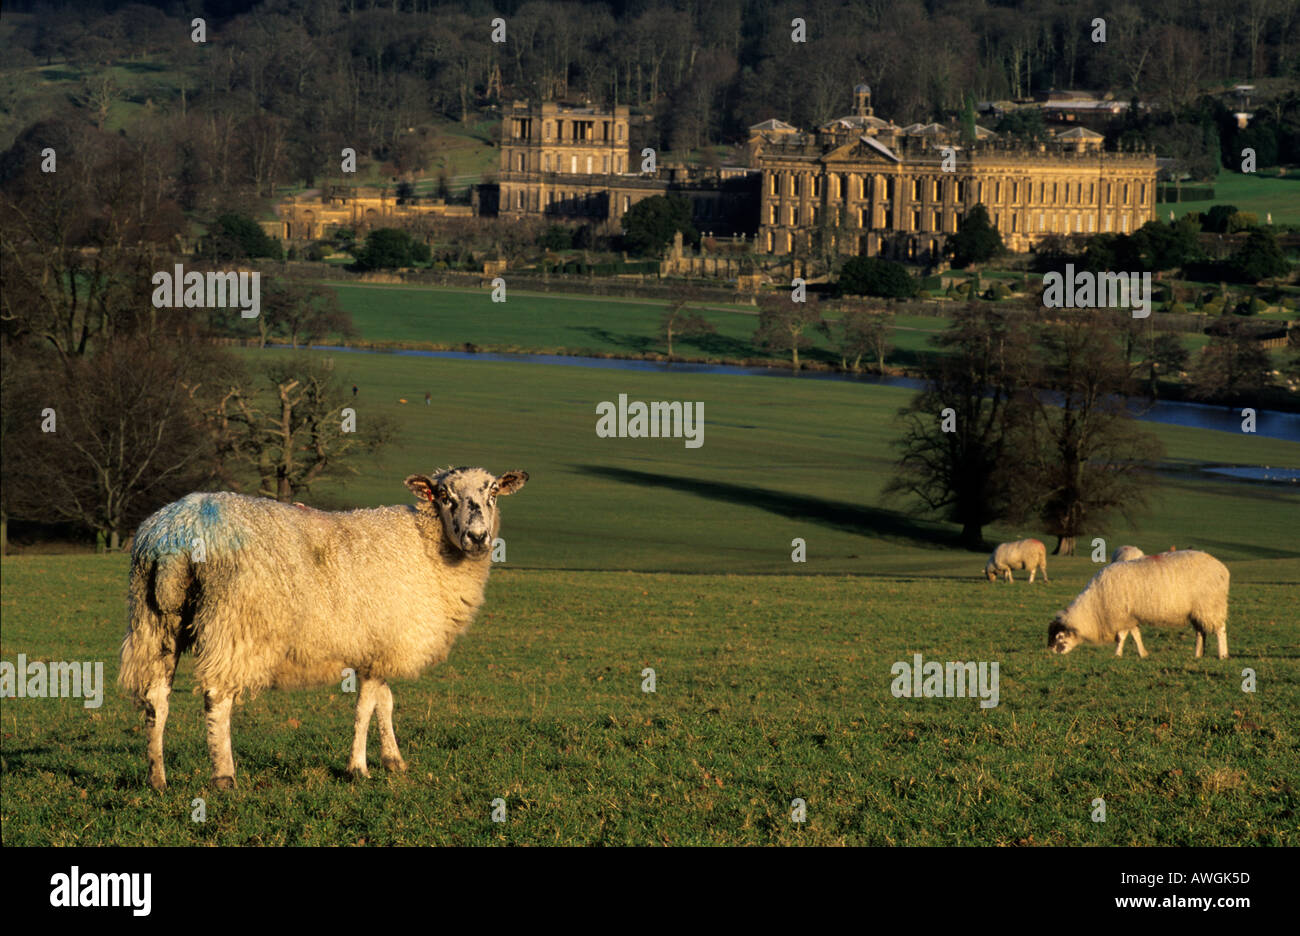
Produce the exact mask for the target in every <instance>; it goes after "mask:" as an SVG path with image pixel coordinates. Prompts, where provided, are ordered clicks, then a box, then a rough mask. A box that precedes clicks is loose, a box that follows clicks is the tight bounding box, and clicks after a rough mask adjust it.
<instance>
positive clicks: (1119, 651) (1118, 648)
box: [1115, 631, 1128, 657]
mask: <svg viewBox="0 0 1300 936" xmlns="http://www.w3.org/2000/svg"><path fill="white" fill-rule="evenodd" d="M1126 640H1128V631H1120V632H1119V634H1118V635H1117V636H1116V637H1115V656H1117V657H1122V656H1123V655H1124V641H1126Z"/></svg>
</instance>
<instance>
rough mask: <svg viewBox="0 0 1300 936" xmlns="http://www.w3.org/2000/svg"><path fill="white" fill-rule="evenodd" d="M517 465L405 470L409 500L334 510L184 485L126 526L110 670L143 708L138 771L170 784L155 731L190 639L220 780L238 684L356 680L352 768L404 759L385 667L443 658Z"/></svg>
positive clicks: (471, 603)
mask: <svg viewBox="0 0 1300 936" xmlns="http://www.w3.org/2000/svg"><path fill="white" fill-rule="evenodd" d="M527 480H528V474H527V473H526V472H523V471H510V472H507V473H505V474H503V475H501V476H500V477H496V476H495V475H493V474H491V473H489V472H487V471H484V470H483V469H482V468H448V469H444V470H443V471H440V472H436V473H435V474H434V475H433V476H432V477H428V476H425V475H411V476H410V477H408V478H407V479H406V486H407V487H408V488H410V490H411V491H412V492H413V493H414V494H415V495H416V496H417V497H418V498H420V500H421V503H420V504H419V505H418V506H417V505H407V506H393V507H378V508H373V509H369V510H352V511H346V512H342V513H331V512H327V511H319V510H303V509H301V508H298V507H295V506H290V505H289V504H282V503H278V502H277V501H273V500H268V499H266V498H257V497H245V496H242V495H239V494H226V493H214V494H190V495H188V496H186V497H183V498H181V499H180V500H178V501H176V502H174V503H172V504H169V505H168V506H166V507H164V508H162V509H161V510H159V511H158V512H157V513H155V514H153V515H152V516H151V517H149V519H147V520H146V521H145V522H144V523H143V524H141V526H140V528H139V530H138V531H137V532H136V536H135V543H134V548H133V549H132V552H131V574H130V585H129V590H128V605H129V612H130V622H129V623H130V626H129V630H128V632H127V635H126V639H125V640H124V641H123V642H122V668H121V672H120V673H119V676H118V681H119V683H120V684H121V685H122V686H123V687H124V688H125V689H126V690H127V691H129V692H130V693H132V694H133V695H134V697H135V699H136V701H137V703H138V704H140V705H141V706H142V707H143V708H144V710H145V718H146V728H147V734H148V764H149V783H150V785H151V786H153V787H155V788H157V789H163V788H164V787H166V785H167V777H166V772H165V770H164V768H163V729H164V727H165V725H166V722H167V699H168V695H169V694H170V692H171V686H172V678H173V676H174V675H175V672H176V664H177V661H178V660H179V658H180V655H181V653H183V652H184V651H185V650H187V649H190V648H191V647H192V648H193V650H194V653H195V656H196V665H195V675H196V677H197V682H198V689H197V690H196V691H202V693H203V705H204V712H205V719H206V722H207V736H208V751H209V753H210V755H211V757H212V764H213V777H214V778H215V782H216V786H217V787H218V788H221V789H228V788H230V787H233V786H234V784H235V763H234V758H233V755H232V753H231V747H230V711H231V705H232V703H233V702H235V701H238V700H239V699H240V698H241V696H242V694H243V693H244V692H245V691H249V692H251V693H256V692H258V691H259V690H262V689H266V688H270V687H277V686H301V685H321V684H325V683H329V682H336V681H341V680H342V679H343V678H344V670H345V669H349V668H350V669H352V670H353V671H355V673H356V675H357V677H358V678H359V679H360V692H359V695H358V698H357V709H356V722H355V728H354V733H353V739H352V754H351V757H350V758H349V760H348V769H349V770H350V771H352V773H353V774H354V775H360V776H369V771H368V770H367V769H366V732H367V729H368V727H369V724H370V718H371V715H372V714H373V713H374V712H375V711H376V710H377V711H378V713H379V740H380V747H381V754H382V757H381V760H382V762H383V765H384V766H385V767H386V768H388V769H389V770H398V771H400V770H405V769H406V764H405V762H404V761H403V760H402V755H401V753H400V752H399V750H398V747H397V737H396V735H395V734H394V732H393V693H392V690H391V689H390V688H389V687H388V682H387V680H389V679H411V678H414V677H416V676H418V675H419V673H420V671H421V670H423V669H424V668H425V667H427V666H430V665H432V664H435V663H439V662H441V661H442V660H443V659H445V658H446V656H447V653H448V651H449V650H450V649H451V644H452V642H453V641H454V640H455V639H456V637H457V636H459V635H460V634H461V633H462V632H464V630H465V629H466V628H467V627H468V626H469V624H470V622H471V621H472V620H473V619H474V616H475V614H476V613H477V611H478V609H479V605H480V604H482V602H483V591H484V588H485V586H486V584H487V579H488V572H489V571H490V569H491V564H492V563H491V548H492V541H493V539H494V538H495V537H496V535H497V530H498V524H499V517H498V513H497V498H498V497H504V496H505V495H507V494H513V493H514V492H515V491H517V490H519V489H520V488H521V487H523V485H524V482H526V481H527Z"/></svg>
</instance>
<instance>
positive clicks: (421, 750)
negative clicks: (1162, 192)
mask: <svg viewBox="0 0 1300 936" xmlns="http://www.w3.org/2000/svg"><path fill="white" fill-rule="evenodd" d="M249 353H250V354H252V352H249ZM272 353H274V354H281V353H285V352H272ZM303 353H308V352H303ZM312 353H318V352H312ZM333 358H334V361H335V367H336V370H337V372H338V373H339V376H340V378H342V379H343V380H344V381H346V382H349V383H350V382H352V381H355V382H357V383H358V384H359V386H360V387H361V393H360V395H359V397H358V400H357V411H358V418H359V419H360V420H365V419H366V418H367V417H368V416H370V415H371V414H378V413H383V414H386V415H388V416H391V417H392V418H393V419H395V420H396V421H397V422H398V424H399V426H400V430H401V437H400V441H399V442H398V443H397V444H395V445H394V446H393V447H392V448H390V449H388V450H387V451H386V453H385V454H384V456H383V458H382V459H381V460H378V461H376V462H374V463H372V464H367V465H365V466H363V470H362V472H361V474H360V475H358V476H357V477H355V478H352V479H350V480H349V482H348V483H347V484H340V485H332V486H322V487H321V488H320V489H319V490H318V491H316V492H314V493H313V494H312V495H311V496H309V497H307V498H306V500H307V501H308V502H309V503H311V504H313V505H317V506H330V505H344V504H347V505H365V504H377V503H401V502H405V501H406V500H407V499H408V495H407V493H406V492H405V489H404V488H403V487H402V485H401V478H402V477H404V476H405V475H406V474H408V473H410V472H411V471H417V470H427V469H432V468H434V467H435V466H438V465H444V464H449V463H450V464H483V465H485V466H488V467H491V468H493V469H495V470H504V469H506V468H513V467H519V468H525V469H527V470H528V471H529V472H530V473H531V475H532V477H531V480H530V481H529V483H528V486H527V487H526V488H525V489H524V490H523V491H521V492H520V493H519V494H518V495H516V496H514V497H512V498H510V499H509V500H508V501H506V502H504V503H503V516H504V521H503V527H502V536H503V537H504V538H505V540H506V543H507V562H506V563H505V564H504V565H502V566H500V567H499V568H498V569H497V570H496V572H495V574H494V577H493V579H492V581H491V583H490V584H489V588H488V598H487V602H486V604H485V607H484V612H483V614H482V615H481V616H480V618H479V620H478V621H477V622H476V624H475V625H474V627H472V628H471V630H470V631H469V633H468V634H467V635H466V636H465V637H464V638H462V640H461V641H460V642H459V643H458V644H457V646H456V648H455V649H454V650H453V652H452V655H451V657H450V659H449V660H448V661H447V663H445V664H444V665H442V666H439V667H436V668H434V669H432V670H429V671H428V672H426V673H425V674H424V676H422V677H421V678H420V679H419V680H418V681H414V682H409V683H399V684H396V685H395V693H396V698H397V712H396V722H397V730H398V734H399V738H400V739H401V742H402V744H403V752H404V754H405V757H406V760H407V762H408V763H409V764H410V768H411V769H410V772H409V773H408V774H406V775H404V776H400V777H389V776H388V775H386V774H385V773H384V772H383V771H382V769H376V770H374V771H372V772H373V773H374V777H373V779H371V780H369V781H364V782H352V781H350V780H348V779H346V777H345V775H344V766H345V764H346V759H347V750H348V746H349V743H350V739H351V733H350V728H351V721H352V714H351V705H352V703H353V697H352V696H351V695H350V694H348V693H344V692H341V691H340V690H339V687H326V688H322V689H316V690H307V691H297V692H270V693H266V694H264V695H262V696H260V697H258V698H256V699H254V700H251V701H250V702H248V703H247V704H246V705H245V706H243V707H242V708H240V709H239V710H238V711H237V713H236V715H235V718H234V742H235V756H236V761H237V765H238V770H239V780H240V786H239V788H238V789H237V790H235V791H233V792H230V793H220V792H218V791H217V790H215V789H214V788H213V787H212V785H211V783H210V781H209V779H208V773H209V766H208V761H207V754H206V748H205V746H204V742H203V736H202V716H201V709H200V700H199V699H198V698H197V697H195V696H193V695H191V694H189V693H188V690H189V689H190V688H192V678H191V675H190V672H191V670H190V665H189V663H188V662H183V663H182V666H181V671H180V675H179V676H178V682H177V693H176V695H175V696H174V697H173V698H174V703H173V707H172V717H171V721H170V723H169V730H168V768H169V781H170V786H169V788H168V790H167V791H166V792H165V793H162V794H158V793H155V792H153V791H151V790H149V789H148V788H147V787H146V786H145V782H144V774H145V772H144V735H143V726H142V718H141V716H140V715H139V714H138V713H136V712H134V711H132V710H131V708H130V706H129V705H128V704H127V703H126V702H125V701H124V700H123V699H122V698H121V697H120V696H118V695H117V694H116V692H115V690H113V689H112V688H110V689H109V690H108V692H107V693H106V700H105V702H104V704H103V706H102V707H101V708H99V709H93V710H92V709H86V708H84V707H82V705H81V703H80V701H79V700H68V699H65V700H31V699H24V700H15V699H7V700H5V701H4V703H3V706H2V707H0V725H2V734H3V741H2V744H0V770H2V771H3V784H2V785H0V833H2V834H3V838H4V841H5V843H6V844H9V845H14V844H153V843H162V844H222V845H227V844H340V845H351V844H361V843H365V844H497V843H499V844H579V843H581V844H587V843H591V844H596V843H606V844H647V845H654V844H692V843H694V844H704V843H711V844H838V843H849V844H884V843H889V844H910V845H962V844H967V845H969V844H1008V845H1014V844H1026V845H1038V844H1047V845H1052V844H1099V845H1108V844H1162V845H1186V844H1199V845H1227V844H1272V845H1286V844H1292V845H1293V844H1296V839H1295V808H1296V799H1297V778H1298V777H1300V753H1298V751H1300V743H1298V741H1300V739H1298V738H1297V736H1296V735H1297V730H1296V719H1295V712H1296V710H1297V707H1298V706H1300V665H1298V664H1297V660H1298V659H1300V657H1298V656H1297V651H1296V647H1297V645H1300V621H1297V614H1296V612H1295V608H1296V606H1297V602H1296V597H1297V594H1300V546H1297V545H1296V543H1295V537H1294V523H1293V522H1292V520H1291V518H1292V517H1294V516H1295V515H1296V507H1297V506H1300V494H1297V493H1296V492H1294V491H1286V490H1278V489H1277V488H1276V487H1275V486H1273V487H1270V486H1264V485H1257V484H1242V483H1235V482H1229V481H1215V480H1207V479H1206V478H1205V476H1203V475H1200V474H1199V473H1197V472H1196V470H1195V469H1196V468H1197V467H1198V466H1199V465H1200V464H1201V463H1204V462H1230V463H1242V464H1256V463H1262V464H1272V465H1283V464H1290V465H1300V444H1296V443H1288V442H1282V441H1277V440H1269V439H1258V438H1249V437H1244V436H1242V437H1238V436H1236V435H1230V434H1226V433H1216V432H1209V431H1202V430H1189V429H1180V428H1176V427H1163V426H1157V427H1153V429H1154V431H1156V432H1157V434H1159V435H1160V437H1161V438H1162V439H1163V440H1164V442H1165V444H1166V446H1167V448H1168V457H1167V462H1166V465H1165V470H1164V471H1163V472H1162V475H1161V485H1160V487H1159V489H1158V492H1157V494H1156V496H1155V498H1154V510H1153V512H1152V513H1151V514H1150V515H1149V516H1147V517H1145V518H1144V519H1143V520H1142V522H1141V523H1140V525H1138V526H1137V527H1135V528H1128V527H1127V526H1125V525H1123V524H1120V525H1119V526H1118V528H1117V529H1115V530H1114V531H1112V534H1111V536H1110V537H1109V539H1108V543H1107V547H1108V548H1111V547H1113V546H1114V545H1118V544H1119V543H1120V542H1131V543H1135V544H1137V545H1140V546H1142V547H1144V548H1146V549H1147V550H1149V551H1155V550H1159V549H1163V548H1166V547H1167V546H1169V545H1171V544H1176V545H1178V546H1180V547H1189V546H1194V547H1200V548H1204V549H1208V550H1209V551H1211V552H1213V553H1214V554H1215V555H1217V556H1219V557H1220V558H1222V559H1223V560H1224V561H1225V562H1227V563H1228V565H1229V567H1230V569H1231V571H1232V574H1233V591H1232V604H1231V614H1230V625H1229V630H1228V633H1229V638H1230V647H1231V650H1232V657H1231V658H1230V659H1229V660H1227V661H1219V660H1217V659H1213V658H1206V659H1202V660H1195V659H1193V656H1192V641H1193V636H1192V634H1191V632H1190V631H1186V632H1184V631H1167V632H1153V631H1149V632H1148V633H1147V634H1144V638H1145V641H1146V644H1147V648H1148V650H1149V651H1150V656H1149V657H1148V658H1147V659H1145V660H1139V659H1138V658H1136V657H1135V656H1133V655H1132V649H1131V647H1130V652H1129V654H1127V655H1126V656H1125V657H1124V658H1123V659H1119V660H1116V659H1115V658H1114V656H1113V654H1112V652H1111V651H1110V650H1109V649H1108V648H1105V647H1089V648H1084V649H1081V650H1079V651H1076V652H1075V653H1073V654H1070V655H1069V656H1065V657H1057V656H1053V655H1051V654H1048V653H1047V651H1046V650H1045V648H1044V644H1045V637H1046V626H1047V623H1048V621H1049V620H1050V618H1051V615H1052V613H1053V612H1055V611H1056V610H1058V609H1059V608H1061V607H1063V606H1064V605H1065V604H1067V603H1068V602H1069V600H1070V599H1071V598H1072V597H1073V596H1074V595H1075V594H1076V593H1077V592H1078V591H1079V589H1080V588H1082V586H1083V585H1084V583H1085V582H1086V581H1087V579H1088V578H1089V576H1091V575H1092V574H1093V572H1094V571H1095V570H1096V568H1097V567H1096V566H1095V565H1094V564H1093V563H1092V562H1091V561H1089V559H1088V557H1087V556H1086V555H1080V556H1078V557H1073V558H1067V559H1058V558H1056V557H1051V558H1049V574H1050V575H1051V577H1052V580H1051V582H1050V583H1048V584H1043V583H1041V582H1040V583H1036V584H1034V585H1032V586H1030V585H1028V584H1027V583H1026V582H1024V581H1018V582H1017V583H1016V584H1015V585H1013V586H994V585H989V584H988V583H986V582H984V581H983V580H982V579H980V578H978V577H977V573H978V572H979V571H980V569H981V567H982V565H983V559H984V557H983V556H982V555H977V554H974V553H969V552H963V551H960V550H957V549H955V548H953V547H952V546H951V545H950V536H951V534H952V528H951V527H950V526H948V525H946V524H938V523H924V522H919V521H916V520H914V519H913V518H910V517H908V516H907V515H906V514H903V513H900V512H898V511H897V510H896V509H894V508H893V507H892V506H890V505H882V504H881V503H880V500H879V492H880V489H881V486H882V485H883V483H884V481H885V479H886V478H887V476H888V472H889V467H890V462H891V456H892V452H891V449H890V447H889V442H890V440H891V439H892V438H893V436H894V435H895V429H894V428H893V427H892V426H891V423H890V420H891V417H892V414H893V413H894V411H895V410H896V409H897V408H898V407H899V406H901V405H903V404H904V403H905V402H906V400H907V399H908V394H907V393H906V392H905V391H900V390H894V389H890V388H881V387H874V386H865V385H852V384H841V383H830V382H814V381H806V382H803V381H795V380H776V379H762V378H743V377H730V376H713V375H677V374H667V375H665V374H655V373H634V372H616V371H600V370H592V369H584V368H575V367H539V366H535V365H525V364H514V365H512V364H491V363H482V362H458V361H440V360H428V359H415V358H403V357H389V356H377V355H376V356H371V355H349V354H341V353H336V354H334V355H333ZM425 389H428V390H431V391H432V392H433V393H434V394H435V395H436V397H437V400H436V405H435V406H431V407H426V406H425V405H424V404H423V402H422V400H423V391H424V390H425ZM619 393H627V394H628V395H629V397H631V398H632V399H642V400H651V399H663V400H698V401H703V402H704V404H705V410H704V413H705V435H704V445H703V446H702V447H701V448H698V449H686V448H685V447H684V445H683V444H682V442H681V440H672V439H645V440H639V439H599V438H597V437H596V435H595V433H594V425H595V404H596V402H598V401H600V400H610V399H616V398H617V395H618V394H619ZM401 397H405V398H407V399H409V400H411V401H412V402H410V403H408V404H400V403H398V402H397V400H398V399H399V398H401ZM987 532H988V534H989V536H990V537H992V538H1002V537H1004V536H1009V535H1011V534H1013V533H1014V534H1018V535H1032V534H1034V533H1036V532H1037V531H1034V530H1015V531H1012V530H1001V529H993V530H989V531H987ZM1040 535H1041V534H1040ZM795 537H800V538H803V539H805V540H806V543H807V557H808V561H807V562H806V563H801V564H796V563H793V562H792V561H791V557H790V552H791V540H792V539H793V538H795ZM0 577H2V580H0V586H2V587H0V610H2V611H3V616H4V629H3V632H0V658H3V659H4V660H7V661H11V662H12V661H14V660H15V658H16V657H17V655H18V654H19V653H24V654H26V655H27V656H28V658H29V659H40V660H103V661H105V664H106V665H105V676H106V681H111V680H112V679H113V678H114V677H115V674H116V668H117V665H116V655H117V647H118V644H119V642H120V639H121V636H122V633H123V631H124V627H125V622H124V601H123V598H124V593H125V584H126V561H125V559H124V558H123V557H120V556H90V555H86V556H72V557H52V556H18V557H10V558H6V559H5V560H4V562H3V564H2V565H0ZM914 653H921V654H922V655H923V657H924V659H925V660H927V661H951V660H975V661H987V662H997V663H998V664H999V668H1000V690H999V704H998V705H997V706H996V707H994V708H989V709H984V708H981V707H980V706H979V704H978V700H977V699H973V698H964V699H897V698H894V697H893V695H892V694H891V692H890V685H891V682H892V681H893V676H892V675H891V672H890V668H891V666H892V665H893V664H894V663H895V662H896V661H909V662H910V661H911V659H912V654H914ZM646 667H651V668H653V669H654V670H655V673H656V678H657V687H656V689H657V691H656V692H655V693H653V694H648V693H643V692H642V691H641V682H642V676H641V673H642V670H643V669H644V668H646ZM1245 667H1250V668H1251V669H1253V670H1255V672H1256V673H1257V676H1258V680H1259V684H1258V691H1257V692H1255V693H1245V692H1243V691H1242V690H1241V681H1242V670H1243V668H1245ZM371 751H372V758H375V757H376V756H377V751H378V742H377V740H376V739H375V738H374V732H372V736H371ZM196 797H200V798H203V799H204V800H205V802H206V809H207V819H206V821H205V822H203V823H196V822H193V821H191V812H192V810H193V808H194V807H193V805H192V801H193V800H194V798H196ZM498 797H501V798H503V799H505V800H506V802H507V807H508V815H507V821H506V822H505V823H493V822H492V821H491V820H490V812H491V803H492V801H493V800H494V799H496V798H498ZM1096 797H1102V798H1104V799H1105V801H1106V804H1107V819H1106V822H1105V823H1095V822H1093V821H1091V819H1090V815H1091V813H1092V810H1093V805H1092V804H1093V800H1094V799H1095V798H1096ZM795 798H801V799H803V800H804V801H805V802H806V803H807V810H808V812H807V820H808V821H807V822H806V823H803V824H797V823H794V822H792V821H791V820H790V812H791V801H792V800H793V799H795Z"/></svg>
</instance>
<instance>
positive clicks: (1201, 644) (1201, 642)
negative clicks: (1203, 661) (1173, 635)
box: [1196, 628, 1205, 660]
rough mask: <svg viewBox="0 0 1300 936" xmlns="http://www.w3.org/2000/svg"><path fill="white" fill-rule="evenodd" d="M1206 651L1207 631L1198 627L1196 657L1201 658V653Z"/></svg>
mask: <svg viewBox="0 0 1300 936" xmlns="http://www.w3.org/2000/svg"><path fill="white" fill-rule="evenodd" d="M1204 652H1205V632H1204V631H1202V630H1201V629H1200V628H1197V630H1196V659H1198V660H1199V659H1200V658H1201V654H1203V653H1204Z"/></svg>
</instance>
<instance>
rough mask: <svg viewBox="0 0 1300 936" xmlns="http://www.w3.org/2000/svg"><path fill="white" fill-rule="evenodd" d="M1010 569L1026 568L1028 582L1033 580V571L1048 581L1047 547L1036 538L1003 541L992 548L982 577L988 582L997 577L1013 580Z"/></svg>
mask: <svg viewBox="0 0 1300 936" xmlns="http://www.w3.org/2000/svg"><path fill="white" fill-rule="evenodd" d="M1012 569H1028V570H1029V581H1030V582H1033V580H1034V573H1035V572H1042V573H1043V581H1044V582H1050V581H1051V579H1049V578H1048V577H1047V547H1046V546H1044V545H1043V544H1042V542H1041V541H1039V540H1036V539H1022V540H1016V541H1015V542H1014V543H1003V544H1002V545H1000V546H999V547H998V548H997V549H995V550H993V553H992V554H991V555H990V556H989V561H988V562H987V563H985V565H984V577H985V578H987V579H988V580H989V581H990V582H992V581H994V580H995V579H997V578H999V577H1004V578H1005V579H1006V580H1007V581H1008V582H1013V581H1015V579H1013V578H1012V577H1011V570H1012Z"/></svg>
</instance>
